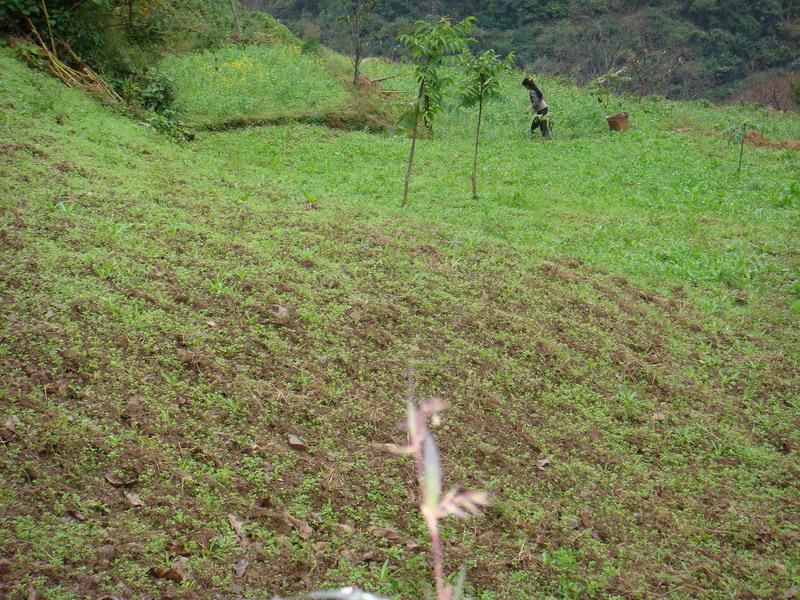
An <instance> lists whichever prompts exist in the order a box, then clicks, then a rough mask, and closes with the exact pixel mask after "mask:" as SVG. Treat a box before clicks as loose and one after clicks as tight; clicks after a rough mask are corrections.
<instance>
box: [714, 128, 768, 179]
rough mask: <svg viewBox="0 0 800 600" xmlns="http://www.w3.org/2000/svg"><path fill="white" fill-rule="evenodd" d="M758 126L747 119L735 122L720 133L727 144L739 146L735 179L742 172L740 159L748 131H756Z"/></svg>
mask: <svg viewBox="0 0 800 600" xmlns="http://www.w3.org/2000/svg"><path fill="white" fill-rule="evenodd" d="M759 129H760V127H759V126H758V125H755V124H753V123H750V122H748V121H743V122H741V123H736V124H735V125H731V126H730V127H727V128H726V129H724V130H723V131H722V135H723V136H725V137H727V138H728V143H729V144H735V145H738V146H739V165H738V166H737V167H736V179H739V176H740V175H741V174H742V159H743V158H744V142H745V140H746V139H747V136H748V134H749V133H750V132H753V131H758V130H759Z"/></svg>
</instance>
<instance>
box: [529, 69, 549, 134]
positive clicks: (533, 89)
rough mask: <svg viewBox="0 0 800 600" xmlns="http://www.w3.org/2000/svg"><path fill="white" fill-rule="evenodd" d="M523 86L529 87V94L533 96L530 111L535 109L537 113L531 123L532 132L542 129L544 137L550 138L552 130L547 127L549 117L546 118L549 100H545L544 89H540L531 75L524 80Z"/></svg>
mask: <svg viewBox="0 0 800 600" xmlns="http://www.w3.org/2000/svg"><path fill="white" fill-rule="evenodd" d="M522 86H523V87H525V88H527V90H528V95H529V96H530V98H531V106H530V107H528V111H531V110H533V111H534V112H535V113H536V116H535V117H534V118H533V122H532V123H531V133H533V132H534V131H536V129H541V130H542V137H544V138H549V137H550V130H549V129H548V127H547V119H545V118H544V116H545V115H546V114H547V102H545V101H544V94H542V90H540V89H539V86H537V85H536V82H535V81H533V79H531V78H530V77H526V78H525V79H523V80H522Z"/></svg>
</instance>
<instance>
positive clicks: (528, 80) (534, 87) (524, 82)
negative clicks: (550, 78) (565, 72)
mask: <svg viewBox="0 0 800 600" xmlns="http://www.w3.org/2000/svg"><path fill="white" fill-rule="evenodd" d="M522 85H524V86H525V87H526V88H528V89H529V90H533V91H534V92H536V93H537V94H538V96H539V98H541V99H542V100H544V94H543V93H542V90H540V89H539V86H537V85H536V82H534V81H533V79H531V78H530V77H526V78H525V79H523V80H522Z"/></svg>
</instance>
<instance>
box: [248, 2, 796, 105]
mask: <svg viewBox="0 0 800 600" xmlns="http://www.w3.org/2000/svg"><path fill="white" fill-rule="evenodd" d="M246 4H247V6H249V7H250V8H252V9H260V10H266V11H268V12H270V13H272V14H274V15H276V16H278V17H280V18H281V19H285V20H286V21H287V22H289V23H291V24H292V27H294V29H295V30H296V31H297V32H298V33H299V34H300V35H302V36H319V37H321V38H322V39H323V40H324V41H325V43H327V44H330V45H332V46H333V47H335V48H337V49H340V50H347V49H348V44H349V41H348V37H347V36H344V35H342V32H343V30H344V29H345V28H346V23H345V22H343V20H342V16H343V15H346V14H352V12H353V7H352V4H353V2H348V1H337V2H329V1H325V0H292V1H288V2H287V1H285V0H247V1H246ZM432 15H451V16H453V17H458V18H463V17H464V16H466V15H476V16H477V17H478V23H479V26H480V29H479V31H478V32H477V36H478V38H479V40H480V41H481V44H482V45H483V46H484V47H492V48H495V49H497V50H498V51H499V52H500V53H502V54H506V53H509V52H514V53H515V54H516V57H517V63H518V65H519V66H521V67H523V66H524V67H526V68H528V69H530V70H533V71H534V72H537V73H541V72H543V73H549V74H552V75H566V76H570V77H572V78H574V79H576V80H577V81H579V82H587V81H589V80H591V79H594V78H596V77H598V76H600V75H602V74H604V73H606V72H608V71H610V70H613V69H619V68H621V67H624V66H627V67H628V68H629V69H630V71H631V74H632V75H634V74H635V75H634V76H633V78H632V80H631V81H630V82H629V83H628V84H627V85H626V86H625V87H624V88H623V89H624V90H625V91H633V92H635V91H636V90H637V89H638V88H640V87H642V85H643V82H642V81H639V79H638V78H637V76H641V77H642V78H643V80H644V81H645V82H646V83H645V84H644V85H646V86H647V87H652V88H653V89H650V90H649V91H650V92H651V93H652V92H657V93H660V94H662V95H665V96H668V97H671V98H696V97H710V98H720V97H723V96H725V95H727V94H729V93H730V91H731V90H735V89H737V88H740V87H742V86H743V84H745V83H747V82H746V81H744V80H745V78H747V77H749V76H752V75H754V74H756V73H761V72H763V71H766V70H770V69H779V73H780V76H781V77H783V78H786V77H794V76H796V71H797V69H798V68H800V66H798V64H797V61H798V60H800V46H798V40H799V39H800V8H798V4H797V3H796V2H793V1H792V0H770V1H769V2H756V3H753V2H746V1H744V0H735V1H727V2H715V1H713V0H693V1H691V0H677V1H676V0H673V1H670V2H656V3H652V2H650V3H646V2H640V1H638V0H624V1H613V2H612V1H606V0H602V1H596V0H591V1H567V0H536V1H525V2H523V1H512V2H498V1H493V0H492V1H488V2H485V1H484V2H454V1H451V0H441V1H438V2H405V1H403V0H378V1H377V2H376V5H375V9H374V10H373V11H372V12H371V14H370V15H369V18H368V19H367V23H366V27H365V29H366V38H367V42H368V43H367V45H366V51H367V52H368V53H372V54H378V55H383V56H390V57H394V58H398V57H399V56H400V54H399V53H398V52H399V51H400V47H399V46H398V45H397V42H396V39H395V38H396V36H397V35H398V34H399V33H406V32H407V31H409V30H410V29H411V25H412V24H413V22H414V20H415V19H417V18H422V17H426V18H427V17H430V16H432ZM792 73H794V74H795V75H792ZM795 83H797V82H795ZM737 84H739V85H737ZM776 87H777V88H778V89H780V86H776ZM787 91H788V90H786V89H785V86H784V90H782V93H781V95H780V96H779V98H780V100H779V102H780V103H785V102H789V105H788V106H789V107H790V108H791V107H794V108H795V109H797V108H800V104H798V103H794V102H792V99H791V96H790V95H788V94H787V93H786V92H787ZM754 99H758V100H760V101H763V102H764V103H766V104H770V103H771V104H774V103H775V101H774V100H772V99H771V98H769V97H768V96H759V97H758V98H754ZM776 108H781V109H784V108H785V107H784V106H783V105H782V104H781V106H776Z"/></svg>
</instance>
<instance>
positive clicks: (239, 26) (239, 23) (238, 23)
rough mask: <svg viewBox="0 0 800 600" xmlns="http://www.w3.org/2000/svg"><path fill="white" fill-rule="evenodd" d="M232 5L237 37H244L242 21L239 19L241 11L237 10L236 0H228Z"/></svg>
mask: <svg viewBox="0 0 800 600" xmlns="http://www.w3.org/2000/svg"><path fill="white" fill-rule="evenodd" d="M228 3H229V4H230V6H231V14H232V15H233V25H234V28H235V29H234V30H235V31H236V37H237V38H238V39H242V21H241V20H240V19H239V11H238V10H236V0H228Z"/></svg>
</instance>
